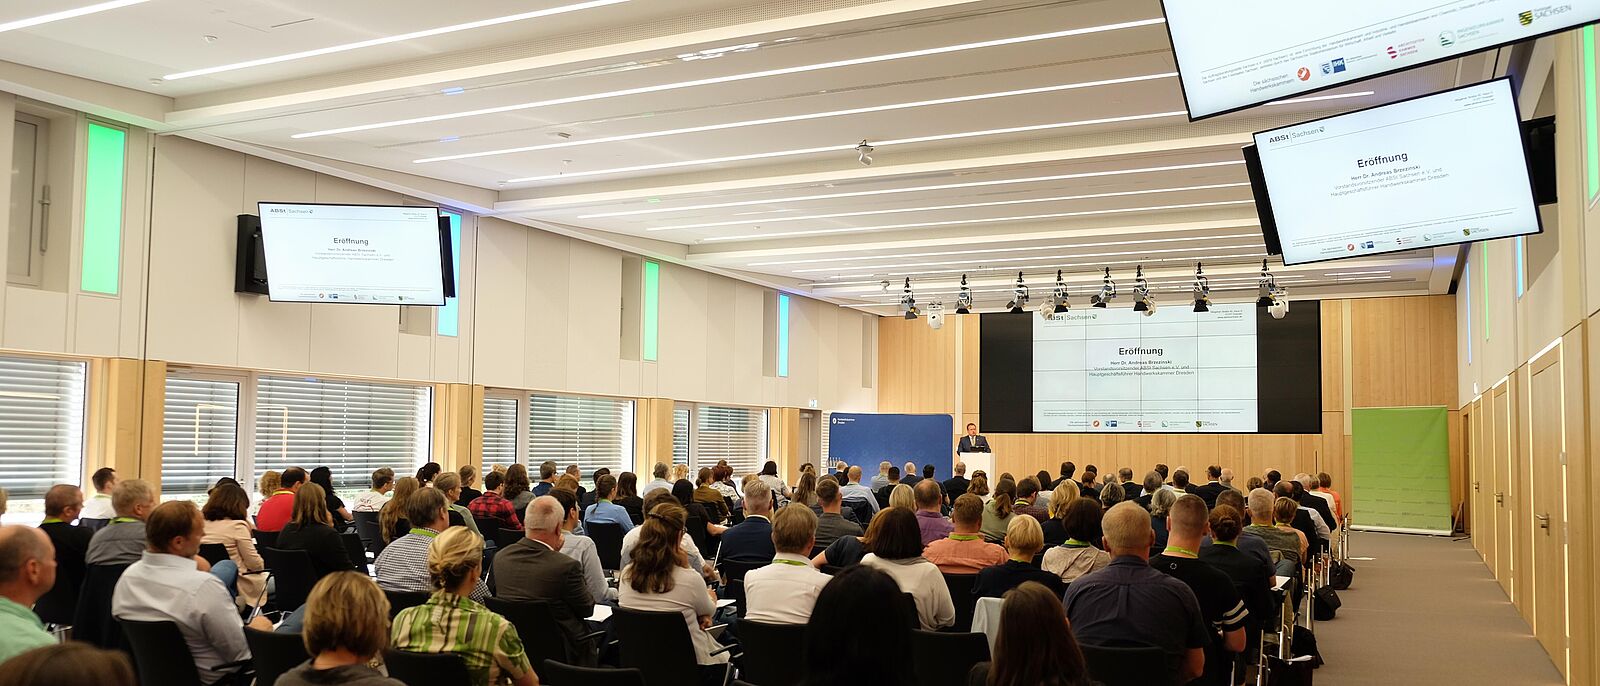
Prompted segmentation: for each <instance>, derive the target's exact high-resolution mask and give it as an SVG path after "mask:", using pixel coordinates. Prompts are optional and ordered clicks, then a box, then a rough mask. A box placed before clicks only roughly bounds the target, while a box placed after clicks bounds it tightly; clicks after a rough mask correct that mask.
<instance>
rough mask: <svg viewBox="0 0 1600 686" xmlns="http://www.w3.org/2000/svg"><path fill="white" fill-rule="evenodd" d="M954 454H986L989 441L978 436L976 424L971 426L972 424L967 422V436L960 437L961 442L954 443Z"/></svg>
mask: <svg viewBox="0 0 1600 686" xmlns="http://www.w3.org/2000/svg"><path fill="white" fill-rule="evenodd" d="M956 452H958V453H987V452H990V450H989V439H987V438H984V437H983V436H980V435H978V425H977V424H973V423H970V422H968V423H967V435H965V436H962V437H961V440H960V441H959V442H957V443H956Z"/></svg>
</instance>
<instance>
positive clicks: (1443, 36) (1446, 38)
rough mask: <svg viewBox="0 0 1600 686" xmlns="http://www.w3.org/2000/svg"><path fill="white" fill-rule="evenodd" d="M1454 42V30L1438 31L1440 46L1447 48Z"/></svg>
mask: <svg viewBox="0 0 1600 686" xmlns="http://www.w3.org/2000/svg"><path fill="white" fill-rule="evenodd" d="M1455 44H1456V34H1455V32H1454V31H1440V32H1439V45H1442V46H1444V47H1447V48H1448V47H1450V46H1452V45H1455Z"/></svg>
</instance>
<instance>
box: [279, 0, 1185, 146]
mask: <svg viewBox="0 0 1600 686" xmlns="http://www.w3.org/2000/svg"><path fill="white" fill-rule="evenodd" d="M1166 21H1167V20H1166V18H1164V17H1156V18H1153V19H1140V20H1137V21H1126V22H1121V23H1117V24H1105V25H1102V26H1089V27H1085V28H1081V29H1066V30H1064V31H1052V32H1050V33H1036V34H1032V35H1028V36H1015V37H1012V38H997V39H995V40H987V41H979V42H976V43H962V44H959V45H946V46H941V47H937V48H924V49H921V50H908V51H905V52H894V53H888V54H884V55H871V56H868V57H856V58H852V59H846V60H834V61H832V62H818V63H816V64H803V65H799V66H794V67H781V68H778V69H766V70H762V71H753V72H747V73H744V74H729V75H726V76H715V77H711V78H704V79H695V80H692V81H676V82H673V83H658V84H654V85H650V86H640V87H638V88H625V89H622V90H615V91H606V92H603V93H585V94H583V95H574V96H570V97H565V98H554V99H551V100H537V101H534V102H523V103H516V104H512V105H500V106H498V107H485V108H481V109H475V110H465V111H462V112H451V113H448V114H435V115H430V116H426V117H412V118H409V119H395V120H391V121H382V122H374V123H371V124H359V125H356V126H344V127H340V128H336V129H323V130H321V131H308V132H305V133H297V134H294V135H293V136H292V137H293V138H315V137H317V136H331V135H334V134H341V133H354V132H356V131H371V130H374V129H386V128H390V127H394V126H408V125H411V124H425V123H428V122H435V121H446V120H450V119H460V118H463V117H480V116H484V115H489V114H501V113H504V112H516V111H519V110H530V109H535V108H539V107H550V106H552V105H566V104H571V103H575V102H590V101H593V100H605V99H609V98H617V97H622V96H626V95H643V94H645V93H660V92H662V91H670V90H678V89H680V88H692V87H694V86H709V85H713V84H719V83H733V82H736V81H748V80H750V79H761V78H766V77H769V76H783V75H787V74H802V73H805V72H812V71H821V70H824V69H835V68H839V67H853V66H857V65H862V64H874V63H878V62H890V61H894V60H903V59H909V58H913V57H927V56H929V55H943V54H947V53H952V52H961V51H963V50H976V49H979V48H992V47H998V46H1002V45H1017V44H1020V43H1032V42H1036V41H1042V40H1050V39H1054V38H1067V37H1070V36H1082V35H1087V34H1093V33H1103V32H1106V31H1119V30H1121V29H1131V28H1137V27H1140V26H1151V25H1154V24H1164V23H1166ZM851 147H854V146H851Z"/></svg>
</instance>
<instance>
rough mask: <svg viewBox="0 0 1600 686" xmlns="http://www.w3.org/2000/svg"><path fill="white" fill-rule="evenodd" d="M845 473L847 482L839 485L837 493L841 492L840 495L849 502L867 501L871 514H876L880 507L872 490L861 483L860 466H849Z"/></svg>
mask: <svg viewBox="0 0 1600 686" xmlns="http://www.w3.org/2000/svg"><path fill="white" fill-rule="evenodd" d="M845 474H846V478H847V479H849V483H846V484H843V485H841V486H840V487H839V493H840V494H841V497H843V498H844V499H845V500H848V501H851V502H864V503H867V506H868V507H869V508H870V509H871V510H872V512H873V514H877V512H878V510H880V509H882V508H881V507H879V505H878V498H877V496H875V495H873V494H872V491H871V490H869V489H868V488H867V487H866V486H862V485H861V468H860V467H851V468H850V471H848V472H846V473H845Z"/></svg>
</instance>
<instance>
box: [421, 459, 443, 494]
mask: <svg viewBox="0 0 1600 686" xmlns="http://www.w3.org/2000/svg"><path fill="white" fill-rule="evenodd" d="M442 471H444V467H441V466H439V463H438V462H429V463H427V464H424V465H422V466H421V467H418V468H417V476H416V479H417V485H418V486H419V487H421V488H428V487H430V486H432V485H433V479H434V477H436V476H438V475H439V472H442Z"/></svg>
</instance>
